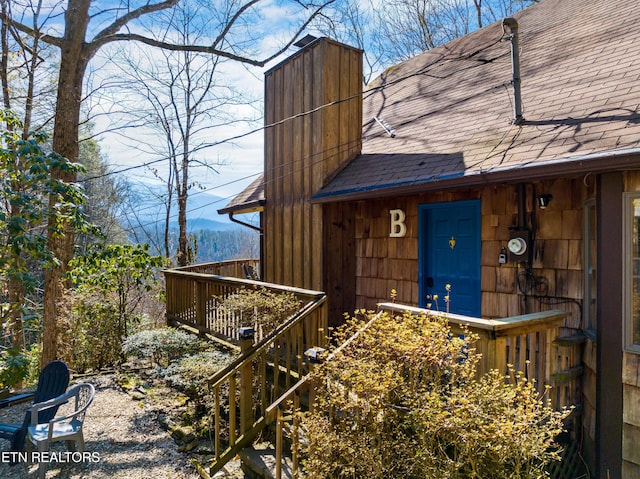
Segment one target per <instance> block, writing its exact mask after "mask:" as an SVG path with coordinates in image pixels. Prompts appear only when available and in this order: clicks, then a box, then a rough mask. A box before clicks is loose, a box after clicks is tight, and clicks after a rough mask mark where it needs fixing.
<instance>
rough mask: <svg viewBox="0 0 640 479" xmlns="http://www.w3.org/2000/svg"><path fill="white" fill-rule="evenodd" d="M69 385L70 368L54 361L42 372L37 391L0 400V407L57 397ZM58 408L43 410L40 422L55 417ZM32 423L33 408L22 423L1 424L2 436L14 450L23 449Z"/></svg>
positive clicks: (39, 415) (0, 432)
mask: <svg viewBox="0 0 640 479" xmlns="http://www.w3.org/2000/svg"><path fill="white" fill-rule="evenodd" d="M68 385H69V368H68V367H67V365H66V364H65V363H64V362H63V361H52V362H50V363H49V364H47V365H46V366H45V367H44V368H43V369H42V371H41V372H40V377H39V378H38V386H37V388H36V391H35V393H32V394H20V395H17V396H13V397H10V398H7V399H4V400H2V401H0V408H2V407H7V406H11V405H12V404H16V403H18V402H24V401H26V400H28V399H31V398H32V399H33V403H34V404H36V403H41V402H44V401H48V400H49V399H53V398H56V397H58V396H60V395H61V394H63V393H64V392H65V391H66V390H67V386H68ZM57 411H58V408H57V407H56V408H51V409H47V410H44V411H41V412H40V413H39V414H38V423H39V424H42V423H47V422H49V421H50V420H51V419H53V418H54V416H55V415H56V412H57ZM30 425H31V409H29V410H27V412H26V414H25V417H24V420H23V421H22V423H21V424H0V438H4V439H7V440H9V441H11V450H12V451H22V450H23V449H24V440H25V437H26V436H27V429H28V428H29V426H30Z"/></svg>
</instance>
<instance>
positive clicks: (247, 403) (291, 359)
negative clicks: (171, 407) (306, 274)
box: [197, 292, 327, 478]
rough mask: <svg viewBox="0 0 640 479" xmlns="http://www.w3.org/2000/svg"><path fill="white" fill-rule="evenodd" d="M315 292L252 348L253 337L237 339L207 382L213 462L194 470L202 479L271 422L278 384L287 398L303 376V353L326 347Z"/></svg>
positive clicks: (320, 301)
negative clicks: (237, 349) (231, 354)
mask: <svg viewBox="0 0 640 479" xmlns="http://www.w3.org/2000/svg"><path fill="white" fill-rule="evenodd" d="M316 293H317V294H316V295H315V296H314V297H313V298H312V299H311V301H309V302H308V303H307V304H305V305H304V306H303V307H302V309H300V310H299V311H298V312H297V313H296V314H294V315H293V316H292V317H291V318H289V320H287V321H286V322H285V323H284V324H282V325H280V326H279V327H278V328H276V329H275V330H274V331H273V332H272V333H270V334H269V335H268V336H266V337H265V338H264V339H262V340H261V341H259V342H258V343H257V344H253V337H246V336H245V337H242V336H240V346H241V349H242V352H241V355H240V357H238V358H237V359H236V360H235V361H233V362H232V363H231V364H229V365H228V366H227V367H225V368H224V369H222V370H220V371H219V372H218V373H216V374H215V375H214V376H212V377H211V378H210V379H209V391H210V394H211V400H212V403H213V405H214V408H213V416H214V417H213V422H214V424H213V443H214V448H215V459H214V461H213V462H212V463H211V465H210V466H209V470H208V471H206V470H205V469H204V468H203V467H202V466H198V465H197V467H198V470H199V472H200V475H201V476H203V477H205V478H207V477H211V476H212V475H213V474H215V473H216V472H217V471H219V470H220V469H221V468H222V467H223V466H224V465H225V464H226V463H227V462H228V461H229V460H231V459H233V458H234V457H235V456H236V454H237V453H238V452H239V451H240V450H241V449H243V448H244V447H247V446H248V445H250V444H251V442H252V441H253V439H254V438H255V437H256V436H257V435H258V434H259V433H260V432H261V431H262V430H263V429H264V428H265V427H266V426H267V425H268V424H270V423H272V422H273V421H274V415H273V410H274V409H273V405H274V404H277V403H279V402H280V401H281V400H282V394H280V390H279V385H280V384H281V383H282V385H283V387H284V389H286V390H287V392H285V395H286V394H288V392H289V391H290V390H291V383H292V378H293V377H298V378H305V377H306V374H307V373H308V371H309V359H308V358H307V357H306V356H305V355H304V351H306V350H307V349H310V348H312V347H321V346H323V345H325V343H326V334H327V314H326V296H325V295H324V293H318V292H316ZM246 332H247V331H245V333H246ZM268 374H272V375H273V377H271V378H270V377H268ZM300 381H302V380H300ZM300 381H298V383H300ZM223 401H224V402H223ZM223 443H225V444H224V445H223Z"/></svg>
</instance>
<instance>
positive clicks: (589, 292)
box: [583, 199, 597, 339]
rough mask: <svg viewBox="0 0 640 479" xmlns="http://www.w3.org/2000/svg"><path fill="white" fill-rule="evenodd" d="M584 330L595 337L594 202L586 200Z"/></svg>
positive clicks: (595, 251) (595, 263) (595, 252)
mask: <svg viewBox="0 0 640 479" xmlns="http://www.w3.org/2000/svg"><path fill="white" fill-rule="evenodd" d="M583 224H584V306H583V320H584V330H585V331H586V332H587V333H589V334H590V337H592V338H593V339H595V334H596V328H597V324H596V298H597V295H596V291H597V289H596V280H597V269H596V266H597V262H596V259H597V257H596V254H597V250H596V231H597V229H596V202H595V200H593V199H592V200H588V201H587V202H585V204H584V222H583Z"/></svg>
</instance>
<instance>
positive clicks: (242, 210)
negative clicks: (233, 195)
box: [218, 200, 265, 215]
mask: <svg viewBox="0 0 640 479" xmlns="http://www.w3.org/2000/svg"><path fill="white" fill-rule="evenodd" d="M264 204H265V200H255V201H249V202H247V203H240V204H237V205H233V206H228V207H226V208H222V209H219V210H218V214H219V215H226V214H229V213H233V214H234V215H241V214H246V213H256V212H260V211H263V210H264Z"/></svg>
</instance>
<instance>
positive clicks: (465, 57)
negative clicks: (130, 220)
mask: <svg viewBox="0 0 640 479" xmlns="http://www.w3.org/2000/svg"><path fill="white" fill-rule="evenodd" d="M502 38H503V36H502V35H501V36H500V38H499V39H497V40H495V41H493V42H492V43H490V44H487V45H485V46H484V47H481V48H479V49H477V50H474V51H473V52H471V53H467V54H463V55H458V56H455V57H452V58H446V57H445V58H438V59H437V60H434V61H433V62H432V63H430V64H428V65H427V66H426V67H425V68H422V69H420V70H419V71H418V72H415V73H411V74H408V75H405V76H402V77H399V78H396V79H395V80H392V81H389V82H385V83H382V84H381V85H379V86H375V87H372V88H370V89H368V90H367V91H366V92H359V93H356V94H353V95H350V96H348V97H344V98H339V99H337V100H334V101H331V102H329V103H325V104H323V105H320V106H318V107H316V108H312V109H311V110H307V111H304V112H301V113H296V114H295V115H292V116H289V117H287V118H283V119H281V120H278V121H276V122H273V123H270V124H268V125H263V126H260V127H257V128H254V129H252V130H249V131H247V132H244V133H240V134H238V135H234V136H231V137H228V138H224V139H222V140H219V141H215V142H213V143H207V144H203V145H200V146H198V147H196V148H194V149H193V150H192V151H191V152H192V153H195V152H198V151H200V150H203V149H206V148H212V147H215V146H219V145H222V144H225V143H230V142H233V141H236V140H240V139H242V138H245V137H247V136H250V135H253V134H255V133H259V132H261V131H264V130H267V129H269V128H274V127H276V126H279V125H282V124H284V123H286V122H288V121H291V120H295V119H297V118H301V117H305V116H308V115H312V114H313V113H316V112H319V111H321V110H323V109H325V108H329V107H332V106H335V105H339V104H341V103H344V102H347V101H350V100H353V99H356V98H358V97H362V99H363V100H366V99H367V98H369V97H370V96H372V95H374V94H375V93H377V92H378V91H380V90H383V89H385V88H387V87H389V86H393V85H396V84H398V83H401V82H403V81H406V80H408V79H410V78H414V77H416V76H424V75H427V74H428V73H429V72H430V71H431V70H432V69H433V67H435V66H439V65H441V64H442V63H445V62H453V61H459V60H468V59H471V58H473V57H474V56H476V55H478V54H480V53H482V52H484V51H485V50H488V49H489V48H491V47H493V46H494V45H496V44H498V43H500V41H501V40H502ZM482 65H484V63H482V62H479V63H478V65H476V66H482ZM169 159H171V157H169V156H167V157H163V158H159V159H157V160H152V161H149V162H146V163H142V164H140V165H134V166H130V167H126V168H122V169H119V170H113V171H109V172H106V173H103V174H100V175H95V176H91V177H85V178H83V179H82V180H80V182H83V181H90V180H96V179H100V178H104V177H107V176H111V175H115V174H119V173H125V172H128V171H132V170H135V169H137V168H144V167H146V166H149V165H152V164H156V163H160V162H162V161H166V160H169Z"/></svg>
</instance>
